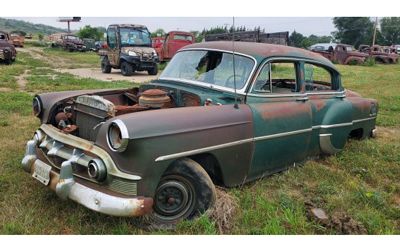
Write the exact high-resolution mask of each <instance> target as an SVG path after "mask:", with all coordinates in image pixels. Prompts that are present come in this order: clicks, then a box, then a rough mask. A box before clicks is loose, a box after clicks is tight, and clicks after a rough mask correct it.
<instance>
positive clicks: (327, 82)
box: [304, 63, 336, 92]
mask: <svg viewBox="0 0 400 250" xmlns="http://www.w3.org/2000/svg"><path fill="white" fill-rule="evenodd" d="M304 80H305V82H304V83H305V89H306V91H307V92H313V91H332V90H336V89H335V86H334V84H333V81H332V74H331V73H330V72H329V71H328V70H327V69H325V68H323V67H320V66H317V65H313V64H310V63H305V64H304Z"/></svg>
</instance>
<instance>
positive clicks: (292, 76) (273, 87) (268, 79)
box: [252, 62, 297, 94]
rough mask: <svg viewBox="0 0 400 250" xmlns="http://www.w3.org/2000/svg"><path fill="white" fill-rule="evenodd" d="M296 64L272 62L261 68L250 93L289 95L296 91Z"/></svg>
mask: <svg viewBox="0 0 400 250" xmlns="http://www.w3.org/2000/svg"><path fill="white" fill-rule="evenodd" d="M296 84H297V80H296V64H295V63H293V62H273V63H267V64H265V65H264V66H263V68H262V69H261V71H260V73H259V74H258V76H257V79H256V80H255V82H254V85H253V89H252V92H253V93H255V94H260V93H273V94H289V93H292V92H295V91H296V89H297V88H296Z"/></svg>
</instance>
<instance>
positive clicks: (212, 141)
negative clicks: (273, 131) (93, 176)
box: [96, 104, 253, 197]
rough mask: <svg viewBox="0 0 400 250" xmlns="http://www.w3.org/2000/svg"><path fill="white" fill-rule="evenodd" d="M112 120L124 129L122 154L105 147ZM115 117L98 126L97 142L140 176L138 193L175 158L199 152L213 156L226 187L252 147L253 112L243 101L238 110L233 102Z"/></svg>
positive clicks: (240, 174)
mask: <svg viewBox="0 0 400 250" xmlns="http://www.w3.org/2000/svg"><path fill="white" fill-rule="evenodd" d="M115 119H120V120H121V121H123V122H124V123H125V125H126V127H127V128H128V130H129V132H128V133H129V138H130V139H129V143H128V146H127V149H126V150H125V151H124V152H122V153H118V152H113V151H112V150H111V149H109V147H108V145H107V140H106V135H107V130H108V126H109V125H110V123H111V122H112V121H113V120H115ZM115 119H112V120H109V121H107V122H106V123H105V124H103V126H102V127H101V128H100V131H99V133H98V138H97V140H96V144H98V145H99V146H101V147H102V148H104V149H106V150H107V151H108V152H109V153H110V155H111V157H112V158H113V160H114V161H115V163H116V165H117V167H118V168H120V170H121V171H124V172H127V173H132V174H133V173H135V174H138V175H140V176H141V177H142V180H141V181H140V183H139V185H138V187H139V189H141V190H142V192H143V193H140V195H147V196H150V197H151V196H152V195H153V193H154V191H155V189H156V187H157V184H158V181H159V179H160V178H161V176H162V175H163V173H164V172H165V170H166V169H167V168H168V167H169V166H170V165H171V163H173V162H174V161H175V160H177V159H180V158H184V157H190V156H193V155H197V154H200V153H209V154H212V155H214V156H215V158H216V159H217V161H218V162H219V165H220V167H221V173H222V178H223V181H224V183H225V185H227V186H234V185H238V184H240V183H242V182H243V180H244V179H245V175H246V174H247V172H248V168H249V166H250V161H251V157H252V151H253V142H252V140H251V138H252V137H253V124H252V113H251V110H250V108H249V107H248V106H247V105H245V104H243V105H239V109H235V108H234V107H233V105H222V106H199V107H183V108H174V109H160V110H153V111H144V112H138V113H131V114H126V115H122V116H118V117H117V118H115ZM246 140H247V141H246ZM139 189H138V192H141V191H140V190H139Z"/></svg>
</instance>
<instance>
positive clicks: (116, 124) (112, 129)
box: [107, 120, 129, 152]
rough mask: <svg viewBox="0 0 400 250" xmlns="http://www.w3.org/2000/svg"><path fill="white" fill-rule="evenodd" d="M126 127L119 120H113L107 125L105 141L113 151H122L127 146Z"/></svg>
mask: <svg viewBox="0 0 400 250" xmlns="http://www.w3.org/2000/svg"><path fill="white" fill-rule="evenodd" d="M128 141H129V134H128V129H127V128H126V126H125V124H124V122H123V121H121V120H114V121H113V122H111V124H110V126H109V127H108V133H107V142H108V146H109V147H110V148H111V150H113V151H117V152H123V151H125V149H126V147H127V146H128Z"/></svg>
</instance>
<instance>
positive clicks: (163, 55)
mask: <svg viewBox="0 0 400 250" xmlns="http://www.w3.org/2000/svg"><path fill="white" fill-rule="evenodd" d="M194 42H195V40H194V36H193V34H192V33H189V32H184V31H171V32H168V34H167V35H166V36H165V37H155V38H153V39H152V45H153V48H154V49H155V50H156V51H157V54H158V57H159V60H160V62H165V61H169V60H171V58H172V57H173V56H174V55H175V53H176V52H177V51H178V50H179V49H181V48H182V47H184V46H186V45H189V44H192V43H194Z"/></svg>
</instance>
